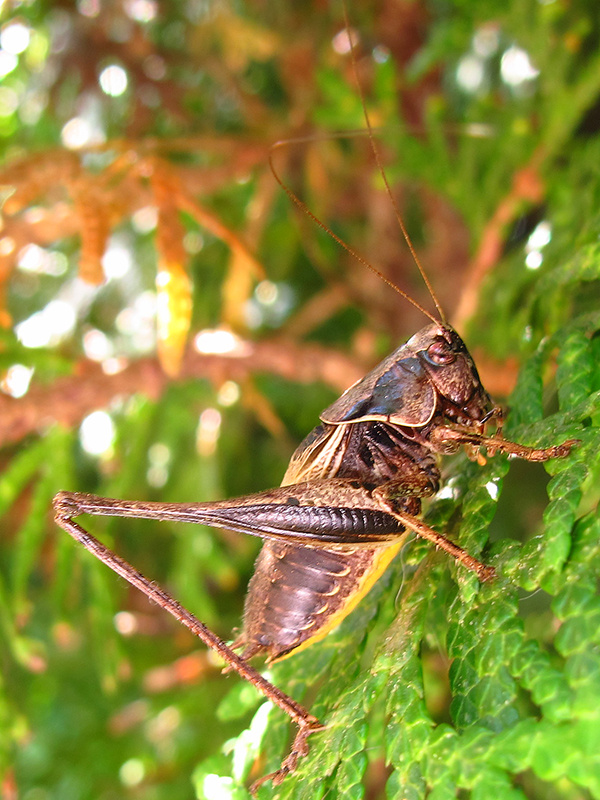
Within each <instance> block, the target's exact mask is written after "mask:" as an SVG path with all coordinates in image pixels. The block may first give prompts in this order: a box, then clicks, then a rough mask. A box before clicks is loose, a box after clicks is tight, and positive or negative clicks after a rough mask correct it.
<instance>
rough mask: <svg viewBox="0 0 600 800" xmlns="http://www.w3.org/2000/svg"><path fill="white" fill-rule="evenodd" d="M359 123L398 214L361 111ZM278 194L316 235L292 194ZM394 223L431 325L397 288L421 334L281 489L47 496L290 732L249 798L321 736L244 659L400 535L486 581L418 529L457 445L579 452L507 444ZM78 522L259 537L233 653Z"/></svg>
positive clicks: (305, 634) (331, 421) (363, 579)
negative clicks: (96, 519)
mask: <svg viewBox="0 0 600 800" xmlns="http://www.w3.org/2000/svg"><path fill="white" fill-rule="evenodd" d="M346 28H347V29H348V30H349V25H348V21H347V19H346ZM350 49H351V52H352V48H350ZM352 58H353V59H354V56H353V54H352ZM359 91H360V88H359ZM361 99H362V94H361ZM363 106H364V100H363ZM365 121H366V126H367V131H368V134H369V139H370V141H371V144H372V148H373V153H374V156H375V160H376V162H377V164H378V167H379V169H380V172H381V174H382V177H383V180H384V182H385V185H386V189H387V191H388V194H389V196H390V199H391V201H392V203H393V202H394V200H393V195H392V193H391V190H390V188H389V185H388V183H387V180H386V177H385V173H384V171H383V169H382V166H381V163H380V159H379V155H378V149H377V147H376V146H375V144H374V138H373V133H372V130H371V124H370V121H369V118H368V114H367V112H366V107H365ZM276 178H277V180H278V181H279V178H278V177H277V175H276ZM279 182H280V183H281V181H279ZM282 185H283V184H282ZM284 189H285V190H286V191H287V193H288V194H289V195H290V197H291V198H292V200H293V201H294V202H296V203H297V204H298V205H300V206H301V207H302V208H303V209H304V210H305V211H306V212H307V213H308V214H309V216H311V217H312V218H313V219H315V221H316V222H317V223H318V224H320V225H321V226H322V227H325V226H324V225H323V224H322V223H321V222H320V221H319V220H318V219H316V217H314V216H313V215H312V213H311V212H310V211H309V210H308V209H306V207H305V206H304V204H303V203H302V201H300V200H299V199H298V198H297V197H296V195H294V194H293V192H291V190H289V189H288V188H286V187H285V186H284ZM396 214H397V218H398V222H399V225H400V229H401V232H402V235H403V237H404V239H405V242H406V244H407V246H408V248H409V249H410V251H411V254H412V256H413V259H414V261H415V263H416V265H417V267H418V269H419V271H420V273H421V275H422V277H423V280H424V282H425V284H426V286H427V288H428V290H429V293H430V295H431V297H432V300H433V302H434V305H435V307H436V310H437V313H436V315H433V314H430V313H429V312H428V311H426V310H425V309H424V308H423V307H421V306H420V305H419V304H418V303H416V301H414V300H413V299H412V298H410V297H408V295H406V294H405V293H404V292H403V291H402V290H400V289H398V288H397V287H395V286H394V288H395V289H396V290H397V291H398V292H399V294H401V295H402V296H403V297H404V298H405V299H406V300H407V301H408V302H410V303H412V304H413V305H415V306H416V307H417V308H418V309H419V310H420V311H422V313H423V314H424V315H425V316H426V317H428V318H429V323H428V324H427V325H426V326H425V327H424V328H422V329H421V330H420V331H418V332H417V333H416V334H415V335H414V336H412V338H410V339H409V341H408V342H406V343H405V344H403V345H402V346H400V347H399V348H398V349H396V350H395V351H394V352H393V353H391V354H390V355H389V356H388V357H387V358H385V359H384V360H383V361H382V362H381V363H380V364H379V365H378V366H376V367H375V368H374V369H373V370H372V371H371V372H369V373H368V374H367V375H366V376H365V377H364V378H363V379H362V380H360V381H359V382H358V383H356V384H355V385H354V386H352V387H350V388H349V389H348V390H347V391H346V392H345V393H344V394H343V395H342V396H341V397H340V398H339V399H338V400H337V401H336V402H334V403H333V404H332V405H331V406H329V407H328V408H327V409H325V410H324V411H323V412H322V413H321V415H320V421H319V423H318V424H317V426H316V427H315V428H314V429H313V431H312V432H311V433H309V435H308V436H307V437H306V438H305V439H304V441H303V442H302V443H301V444H300V446H299V447H298V448H297V450H296V451H295V453H294V454H293V456H292V458H291V461H290V464H289V466H288V469H287V471H286V473H285V476H284V478H283V481H282V485H281V486H280V487H279V488H276V489H271V490H267V491H264V492H259V493H257V494H253V495H248V496H244V497H239V498H235V499H231V500H224V501H219V502H211V503H176V504H171V503H151V502H137V501H125V500H117V499H112V498H103V497H98V496H95V495H90V494H83V493H73V492H61V493H59V494H58V495H57V496H56V497H55V499H54V508H55V514H56V522H57V523H58V525H60V527H62V528H63V529H64V530H65V531H66V532H67V533H69V534H70V535H71V536H72V537H73V538H74V539H76V540H77V541H78V542H80V543H81V544H82V545H83V546H84V547H85V548H86V549H88V550H89V551H90V552H92V553H93V554H94V555H95V556H96V557H97V558H98V559H100V560H101V561H103V562H104V563H105V564H107V565H108V566H109V567H110V568H111V569H112V570H114V571H115V572H116V573H117V574H119V575H121V576H122V577H124V578H125V579H126V580H127V581H129V583H130V584H132V585H133V586H135V587H136V588H138V589H139V590H140V591H142V592H143V593H144V594H145V595H147V597H148V598H149V599H151V600H154V601H155V602H156V603H158V604H159V605H160V606H161V607H162V608H164V609H165V610H166V611H168V612H169V613H170V614H172V615H173V616H174V617H175V618H176V619H178V620H179V621H180V622H181V623H182V624H183V625H185V626H186V627H187V628H188V629H189V630H190V631H192V632H193V633H194V634H195V635H196V636H198V637H199V638H200V639H201V640H202V641H203V642H204V643H205V644H206V645H207V646H208V647H211V648H213V649H214V650H215V651H216V652H218V653H219V654H220V656H221V657H222V658H223V660H224V661H225V663H226V665H227V669H229V670H233V671H235V672H237V673H238V674H239V675H240V676H241V677H242V678H244V679H245V680H247V681H249V682H250V683H252V684H253V685H254V686H255V687H256V688H257V689H258V690H259V691H260V692H262V693H263V694H264V695H265V696H266V697H267V698H268V699H270V700H271V701H272V702H273V703H275V704H276V705H278V706H279V708H281V709H282V710H283V711H284V712H285V713H286V714H288V716H289V717H290V719H291V720H292V721H293V722H294V723H295V724H296V725H297V726H298V731H297V733H296V736H295V738H294V740H293V743H292V746H291V750H290V753H289V754H288V755H287V757H286V758H285V759H284V761H283V763H282V764H281V767H280V768H279V769H278V770H277V771H275V772H273V773H271V774H269V775H267V776H265V777H264V778H261V779H260V780H258V781H257V782H255V784H254V785H253V787H252V791H256V790H257V788H258V787H259V786H260V785H261V784H262V783H263V782H264V781H266V780H272V781H273V783H274V784H279V783H281V781H282V780H283V779H284V778H285V776H286V775H288V774H289V773H291V772H293V771H294V770H295V769H296V767H297V763H298V760H299V759H300V758H301V757H302V756H304V755H306V753H307V752H308V741H307V740H308V737H309V735H311V734H312V733H315V732H317V731H319V730H322V729H323V728H324V727H325V726H324V725H323V723H322V722H321V721H319V720H318V719H317V718H316V717H315V716H313V715H312V714H310V713H309V711H308V710H306V709H305V708H303V707H302V706H301V705H300V704H298V703H297V702H295V701H294V700H293V699H292V698H291V697H288V696H287V695H286V694H285V693H284V692H282V691H281V690H280V689H278V688H277V687H276V686H274V685H273V684H271V683H270V682H269V681H267V680H266V679H265V678H264V677H263V676H262V675H261V674H260V673H259V672H258V671H257V670H256V669H254V668H253V667H252V666H250V665H249V663H248V660H249V659H250V658H252V657H253V656H259V655H262V656H266V659H267V661H268V662H272V661H275V660H277V659H281V658H284V657H286V656H288V655H290V654H292V653H293V652H294V651H297V650H298V649H299V648H301V647H302V648H303V647H306V646H308V645H310V644H312V643H313V642H315V641H317V640H319V639H321V638H323V637H324V636H325V635H326V634H327V633H328V632H329V631H330V630H332V629H333V628H334V627H335V626H337V625H338V623H339V622H340V621H341V620H342V619H343V618H344V617H345V616H347V614H348V613H350V611H351V610H352V609H353V608H354V607H355V606H356V605H357V603H358V602H359V601H360V600H361V599H362V598H363V597H364V596H365V595H366V593H367V592H368V591H369V590H370V589H371V587H372V586H373V585H374V583H375V582H376V581H377V580H378V578H379V577H380V576H381V575H382V574H383V572H384V570H385V569H386V567H387V566H388V565H389V563H390V562H391V560H392V559H393V557H394V556H395V555H396V554H397V552H398V550H399V548H400V546H401V543H402V542H403V537H404V534H405V533H406V532H407V531H413V532H414V533H416V534H417V535H418V536H421V537H423V538H425V539H428V540H429V541H431V542H432V543H433V544H434V545H435V546H436V547H438V548H440V549H442V550H444V551H446V552H447V553H448V554H449V555H451V556H452V557H453V558H455V559H456V560H457V561H459V562H460V563H461V564H462V565H463V566H464V567H465V568H466V569H468V570H471V571H473V572H475V573H476V575H477V576H478V578H479V579H480V580H482V581H486V580H490V579H492V578H493V577H494V574H495V573H494V569H493V568H492V567H490V566H486V565H485V564H483V563H481V562H480V561H478V560H477V559H476V558H474V557H473V556H471V555H470V554H469V553H467V552H465V551H464V550H462V549H461V548H460V547H458V546H457V545H455V544H454V543H453V542H451V541H450V540H448V539H447V538H446V537H445V536H443V534H441V533H439V532H437V531H435V530H433V529H432V528H430V527H429V526H428V525H426V524H425V523H424V522H423V521H421V519H419V514H420V511H421V501H422V498H426V497H429V496H431V495H433V494H435V492H437V490H438V488H439V485H440V469H439V466H438V458H439V456H440V455H444V454H450V453H454V452H456V451H458V450H459V449H460V448H461V447H464V448H465V449H466V450H467V453H468V454H469V455H470V457H473V458H475V457H477V454H478V453H479V451H480V448H483V449H485V450H486V451H487V453H488V455H494V454H495V453H506V454H510V455H513V456H516V457H519V458H522V459H525V460H528V461H545V460H548V459H551V458H557V457H562V456H565V455H567V454H568V453H569V451H570V449H571V447H573V445H574V444H575V443H576V442H575V440H569V441H566V442H564V443H563V444H560V445H557V446H553V447H547V448H541V449H537V448H532V447H527V446H524V445H520V444H517V443H513V442H509V441H507V440H506V439H504V438H503V436H502V431H501V428H502V424H501V423H502V412H501V409H500V408H499V407H498V406H495V405H493V403H492V401H491V399H490V397H489V395H488V394H487V392H486V391H485V389H484V387H483V386H482V383H481V381H480V378H479V375H478V373H477V368H476V366H475V364H474V361H473V359H472V357H471V356H470V354H469V352H468V351H467V348H466V347H465V344H464V343H463V341H462V339H461V338H460V336H459V335H458V334H457V333H456V331H454V330H453V328H452V327H451V326H450V325H449V324H448V323H447V322H446V320H445V317H444V314H443V312H442V309H441V307H440V305H439V303H438V301H437V299H436V296H435V293H434V292H433V289H432V287H431V286H430V283H429V281H428V279H427V276H426V275H425V272H424V270H423V268H422V267H421V264H420V263H419V260H418V258H417V256H416V253H415V251H414V248H413V246H412V243H411V240H410V238H409V236H408V233H407V232H406V229H405V227H404V223H403V220H402V217H401V215H400V213H399V212H398V210H397V209H396ZM327 230H328V229H327ZM328 232H329V233H330V234H331V235H332V236H333V237H334V238H336V239H337V240H338V242H339V243H340V244H341V245H342V246H343V247H345V248H346V249H347V250H349V252H350V253H351V254H352V255H353V256H355V257H356V258H358V259H359V261H361V262H362V263H363V264H365V265H366V266H367V267H368V268H370V269H372V270H373V271H375V272H376V273H377V274H378V275H380V277H382V278H383V280H386V278H384V277H383V276H382V275H381V274H380V273H379V272H378V271H377V270H376V269H375V268H374V267H372V266H371V264H370V263H368V262H367V261H366V260H365V259H363V258H362V257H361V256H359V255H358V254H357V253H355V251H354V250H352V248H350V247H348V245H346V244H345V243H344V242H342V241H341V240H340V239H338V237H337V236H336V235H335V234H333V233H332V232H331V231H329V230H328ZM489 425H492V426H494V427H495V431H494V432H493V433H492V434H488V433H487V432H486V431H487V428H488V426H489ZM84 513H85V514H92V515H107V516H119V517H137V518H146V519H153V520H171V521H186V522H193V523H200V524H203V525H208V526H212V527H219V528H221V527H222V528H227V529H229V530H232V531H239V532H242V533H247V534H250V535H253V536H258V537H260V538H262V539H264V544H263V547H262V550H261V552H260V555H259V557H258V560H257V562H256V569H255V573H254V575H253V577H252V579H251V581H250V585H249V590H248V595H247V599H246V603H245V610H244V625H243V630H242V632H241V634H240V635H239V637H238V638H237V640H236V641H235V642H234V643H233V644H232V645H231V646H228V645H227V644H226V643H225V642H223V641H222V640H221V639H219V637H217V636H216V635H215V634H214V633H212V631H210V630H209V629H208V628H207V627H206V626H205V625H204V624H203V623H202V622H201V621H200V620H198V619H197V618H196V617H195V616H194V615H193V614H192V613H190V612H189V611H188V610H187V609H185V608H183V607H182V606H181V605H180V604H179V603H178V602H177V601H176V600H175V599H174V598H172V597H171V596H170V595H169V594H168V593H167V592H165V591H164V590H163V589H162V588H160V587H159V586H157V585H156V584H155V583H153V582H152V581H150V580H149V579H147V578H145V577H144V576H143V575H142V574H141V573H140V572H138V571H137V570H136V569H135V567H133V566H132V565H130V564H129V563H127V562H126V561H125V560H124V559H122V558H121V557H120V556H119V555H117V554H116V553H114V552H112V551H111V550H109V549H108V548H107V547H106V546H104V545H103V544H102V543H101V542H99V541H98V540H97V539H96V538H94V537H93V536H92V535H91V534H89V533H88V532H87V531H86V530H85V529H84V528H83V527H81V526H80V525H79V524H78V523H77V522H75V520H74V517H77V516H78V515H80V514H84ZM236 650H241V654H238V653H237V652H236Z"/></svg>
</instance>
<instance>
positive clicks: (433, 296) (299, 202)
mask: <svg viewBox="0 0 600 800" xmlns="http://www.w3.org/2000/svg"><path fill="white" fill-rule="evenodd" d="M342 6H343V10H344V24H345V26H346V32H347V35H348V44H349V48H350V55H351V59H352V70H353V73H354V78H355V82H356V86H357V89H358V94H359V97H360V101H361V105H362V108H363V114H364V118H365V123H366V125H367V134H368V136H369V142H370V143H371V150H372V151H373V155H374V157H375V163H376V164H377V168H378V170H379V173H380V174H381V177H382V178H383V182H384V185H385V188H386V191H387V194H388V196H389V198H390V201H391V204H392V208H393V209H394V214H395V215H396V219H397V221H398V225H399V227H400V230H401V232H402V236H403V237H404V241H405V242H406V245H407V247H408V249H409V252H410V254H411V256H412V258H413V261H414V262H415V264H416V265H417V269H418V270H419V273H420V275H421V278H422V279H423V282H424V283H425V286H426V287H427V290H428V292H429V294H430V296H431V299H432V300H433V302H434V305H435V307H436V309H437V312H438V314H439V315H440V318H439V319H438V318H437V317H435V316H433V314H430V312H429V311H427V309H426V308H424V306H422V305H421V304H420V303H418V302H417V301H416V300H415V299H414V298H412V297H411V296H410V295H409V294H408V293H407V292H405V291H404V290H403V289H401V288H400V287H399V286H397V285H396V284H395V283H394V282H393V281H391V280H390V279H389V278H387V277H386V276H385V275H384V274H383V273H382V272H381V271H380V270H378V269H377V267H375V266H374V265H373V264H371V262H370V261H368V260H367V259H366V258H364V257H363V256H361V255H360V253H358V252H357V251H356V250H355V249H354V248H353V247H351V246H350V245H349V244H348V243H347V242H345V241H344V240H343V239H342V238H340V237H339V236H338V235H337V234H336V233H334V232H333V231H332V230H331V228H329V227H328V226H327V225H326V224H325V223H324V222H323V221H322V220H320V219H319V218H318V217H317V216H316V215H315V214H313V212H312V211H311V210H310V208H309V207H308V206H307V205H306V203H304V202H303V201H302V200H301V199H300V198H299V197H298V195H297V194H296V193H295V192H294V191H293V190H292V189H290V187H289V186H287V185H286V184H285V183H284V182H283V180H282V179H281V178H280V177H279V175H278V173H277V170H276V169H275V164H274V163H273V154H274V152H275V151H276V150H278V149H279V148H281V147H285V146H289V145H290V144H291V143H293V142H302V141H306V137H301V138H296V139H285V140H282V141H279V142H275V144H273V145H272V146H271V150H270V152H269V167H270V168H271V172H272V173H273V177H274V178H275V180H276V181H277V183H278V184H279V185H280V186H281V188H282V189H283V191H284V192H285V193H286V194H287V196H288V197H289V198H290V200H291V201H292V202H293V203H295V204H296V205H297V206H298V208H300V209H301V210H302V211H303V212H304V213H305V214H306V215H307V216H308V217H310V219H312V221H313V222H314V223H315V224H316V225H318V226H319V227H320V228H321V229H322V230H324V231H325V233H327V234H328V235H329V236H331V238H332V239H334V240H335V241H336V242H337V243H338V244H339V245H340V246H341V247H343V248H344V250H346V251H347V252H348V253H350V255H351V256H352V257H353V258H355V259H356V260H357V261H358V262H359V263H360V264H362V265H363V266H365V267H367V269H370V270H371V272H373V273H375V275H377V277H378V278H380V279H381V280H382V281H383V282H384V283H386V284H387V285H388V286H389V287H390V288H392V289H393V290H394V291H395V292H397V293H398V294H399V295H400V296H401V297H403V298H404V299H405V300H407V301H408V302H409V303H410V304H411V305H412V306H414V307H415V308H417V309H418V310H419V311H420V312H421V313H422V314H424V315H425V316H426V317H429V319H430V320H431V321H432V322H436V323H439V322H440V321H442V322H444V323H445V322H446V317H445V314H444V311H443V309H442V307H441V305H440V303H439V301H438V299H437V296H436V294H435V292H434V291H433V286H432V285H431V282H430V281H429V278H428V277H427V273H426V272H425V270H424V269H423V266H422V264H421V262H420V261H419V257H418V256H417V253H416V251H415V248H414V246H413V243H412V241H411V238H410V236H409V235H408V231H407V230H406V227H405V225H404V221H403V219H402V215H401V214H400V210H399V208H398V205H397V203H396V200H395V198H394V195H393V193H392V190H391V188H390V185H389V182H388V179H387V177H386V174H385V170H384V168H383V164H382V162H381V157H380V155H379V151H378V149H377V147H376V145H375V138H374V136H373V126H372V125H371V120H370V118H369V114H368V112H367V106H366V102H365V98H364V94H363V91H362V87H361V85H360V82H359V79H358V69H357V65H356V54H355V52H354V46H353V42H352V35H351V33H350V23H349V19H348V10H347V8H346V3H345V0H342Z"/></svg>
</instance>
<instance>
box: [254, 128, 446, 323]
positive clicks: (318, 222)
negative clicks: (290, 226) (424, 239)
mask: <svg viewBox="0 0 600 800" xmlns="http://www.w3.org/2000/svg"><path fill="white" fill-rule="evenodd" d="M292 141H294V140H292ZM289 143H290V140H287V139H284V140H282V141H280V142H275V144H274V145H272V146H271V150H270V153H269V166H270V167H271V172H272V173H273V177H274V178H275V180H276V181H277V183H278V184H279V185H280V186H281V188H282V189H283V191H284V192H285V193H286V194H287V196H288V197H289V198H290V200H291V201H292V202H293V203H295V204H296V205H297V206H298V208H300V209H301V210H302V211H303V212H304V213H305V214H306V215H307V216H309V217H310V218H311V219H312V221H313V222H314V223H315V224H316V225H318V226H319V228H322V230H324V231H325V233H327V234H329V236H331V238H332V239H335V241H336V242H337V243H338V244H339V245H340V246H341V247H343V248H344V250H346V251H347V252H348V253H350V255H351V256H352V257H353V258H355V259H356V260H357V261H358V262H360V263H361V264H363V265H364V266H365V267H367V268H368V269H370V270H371V272H374V273H375V275H377V276H378V277H379V278H381V280H382V281H383V282H384V283H387V285H388V286H390V287H391V288H392V289H393V290H394V291H395V292H398V294H399V295H400V296H401V297H404V299H405V300H408V302H409V303H411V304H412V305H413V306H414V307H415V308H417V309H418V310H419V311H420V312H421V313H422V314H425V316H426V317H429V319H430V320H431V321H432V322H439V321H440V320H439V319H437V318H436V317H434V316H433V314H430V313H429V311H427V309H426V308H424V307H423V306H422V305H421V304H420V303H417V301H416V300H414V299H413V298H412V297H411V296H410V295H409V294H407V293H406V292H405V291H404V290H403V289H401V288H400V287H399V286H396V284H395V283H394V282H393V281H391V280H390V279H389V278H386V276H385V275H384V274H383V272H380V271H379V270H378V269H377V267H374V266H373V264H371V262H370V261H367V259H366V258H364V257H363V256H361V254H360V253H358V252H357V251H356V250H355V249H354V248H353V247H351V246H350V245H349V244H348V243H347V242H345V241H344V240H343V239H342V238H341V237H340V236H338V235H337V233H334V232H333V231H332V230H331V228H328V227H327V225H326V224H325V223H324V222H323V221H322V220H320V219H319V218H318V217H317V215H316V214H313V212H312V211H311V210H310V208H309V207H308V206H307V205H306V203H305V202H304V201H303V200H301V199H300V198H299V197H298V195H297V194H296V193H295V192H294V191H293V190H292V189H290V187H289V186H287V185H286V184H285V183H284V182H283V181H282V180H281V178H280V177H279V175H278V174H277V170H276V169H275V164H274V163H273V153H274V152H275V150H278V149H279V148H280V147H286V146H287V145H289ZM417 263H418V262H417ZM421 274H423V273H421ZM434 302H435V298H434ZM436 306H437V308H438V310H440V309H439V306H438V304H437V302H436ZM441 319H442V320H444V315H443V314H441Z"/></svg>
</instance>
